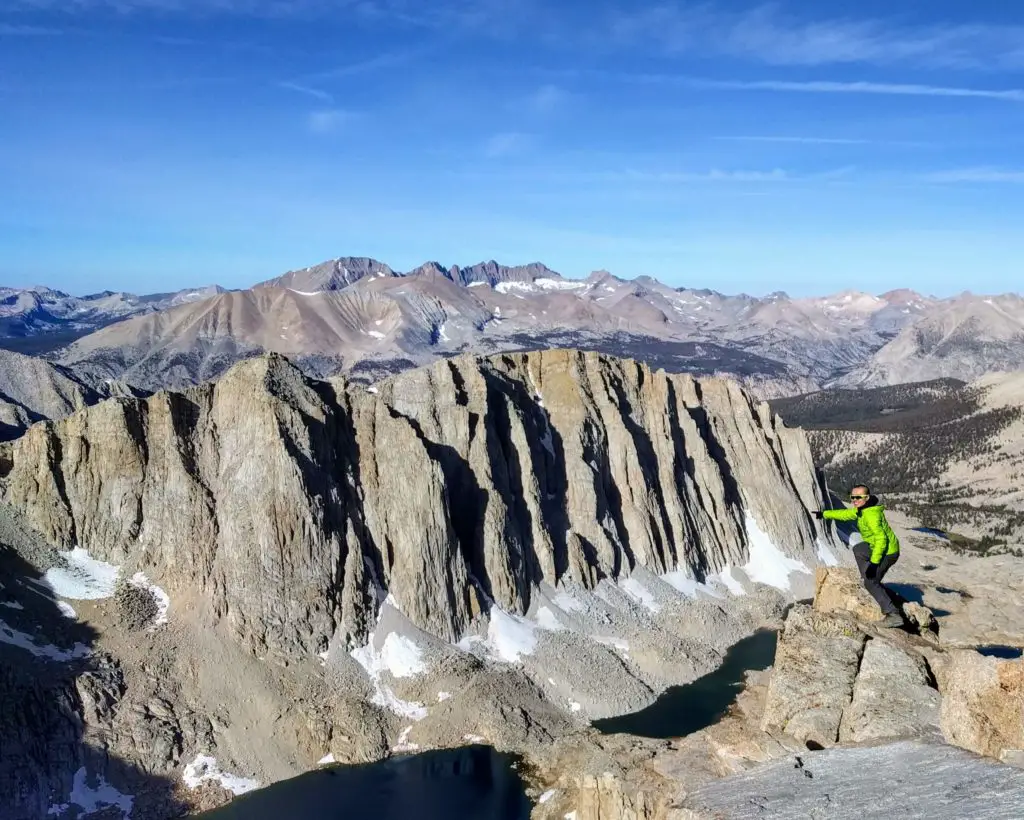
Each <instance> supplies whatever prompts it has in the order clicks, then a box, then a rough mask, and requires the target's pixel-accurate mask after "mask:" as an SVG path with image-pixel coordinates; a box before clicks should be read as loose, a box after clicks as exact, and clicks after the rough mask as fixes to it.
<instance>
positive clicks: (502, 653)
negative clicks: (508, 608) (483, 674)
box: [487, 606, 537, 663]
mask: <svg viewBox="0 0 1024 820" xmlns="http://www.w3.org/2000/svg"><path fill="white" fill-rule="evenodd" d="M490 616H491V618H490V623H489V624H488V625H487V640H488V642H489V643H490V645H491V647H492V648H493V649H494V651H495V653H496V654H497V655H498V657H499V658H501V660H503V661H505V662H506V663H517V662H518V661H519V659H520V658H521V657H522V656H523V655H529V654H531V653H532V652H533V650H534V649H536V647H537V632H536V630H537V627H535V626H534V625H533V624H531V623H530V622H529V621H527V620H526V619H525V618H519V617H517V616H515V615H510V614H509V613H507V612H503V611H502V610H501V609H499V608H498V607H497V606H492V607H491V612H490Z"/></svg>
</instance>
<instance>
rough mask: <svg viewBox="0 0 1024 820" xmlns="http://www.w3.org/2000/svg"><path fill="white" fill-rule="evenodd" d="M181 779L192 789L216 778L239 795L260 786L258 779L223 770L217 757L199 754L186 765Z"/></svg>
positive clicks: (234, 793) (223, 786)
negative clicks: (218, 763)
mask: <svg viewBox="0 0 1024 820" xmlns="http://www.w3.org/2000/svg"><path fill="white" fill-rule="evenodd" d="M181 779H182V780H184V781H185V785H186V786H188V787H189V788H190V789H198V788H199V787H200V786H202V785H203V783H207V782H209V781H211V780H215V781H217V782H218V783H220V785H221V787H222V788H224V789H226V790H227V791H229V792H231V793H232V794H233V795H235V796H238V795H240V794H245V793H246V792H251V791H253V790H254V789H258V788H259V787H260V783H259V781H258V780H252V779H250V778H246V777H239V776H238V775H234V774H229V773H228V772H222V771H221V770H220V766H218V765H217V759H216V758H214V757H210V756H209V755H203V754H198V755H196V759H195V760H193V761H192V762H191V763H189V764H188V765H187V766H185V771H184V772H182V775H181Z"/></svg>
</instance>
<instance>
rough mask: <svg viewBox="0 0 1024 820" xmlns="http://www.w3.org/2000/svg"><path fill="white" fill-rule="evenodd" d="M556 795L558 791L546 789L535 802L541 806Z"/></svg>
mask: <svg viewBox="0 0 1024 820" xmlns="http://www.w3.org/2000/svg"><path fill="white" fill-rule="evenodd" d="M556 794H558V789H548V790H547V791H546V792H544V794H542V795H541V796H540V797H539V798H538V800H537V802H538V803H541V804H544V803H547V802H548V801H549V800H550V799H551V798H552V797H554V796H555V795H556Z"/></svg>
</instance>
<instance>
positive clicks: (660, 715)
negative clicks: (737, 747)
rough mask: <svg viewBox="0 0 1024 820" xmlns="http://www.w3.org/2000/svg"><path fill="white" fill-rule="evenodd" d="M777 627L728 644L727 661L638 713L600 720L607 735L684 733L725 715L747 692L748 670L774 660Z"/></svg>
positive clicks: (597, 723) (597, 725)
mask: <svg viewBox="0 0 1024 820" xmlns="http://www.w3.org/2000/svg"><path fill="white" fill-rule="evenodd" d="M777 638H778V636H777V633H776V632H775V630H770V629H762V630H759V631H757V632H755V633H754V634H753V635H751V636H749V637H747V638H744V639H743V640H742V641H739V642H737V643H735V644H733V645H732V646H731V647H729V651H728V652H727V653H726V655H725V659H724V660H723V661H722V665H721V666H719V667H718V668H717V669H715V670H714V671H713V672H709V673H708V674H707V675H705V676H704V677H702V678H698V679H697V680H695V681H693V682H692V683H688V684H686V685H685V686H673V687H671V688H670V689H666V690H665V692H664V693H663V694H662V695H661V697H659V698H658V699H657V700H656V701H655V702H654V703H652V704H651V705H650V706H648V707H647V708H646V709H643V710H641V711H639V712H634V713H633V714H629V715H620V716H618V717H613V718H605V719H604V720H595V721H594V728H595V729H597V730H598V731H600V732H603V733H604V734H608V735H610V734H631V735H640V736H642V737H654V738H669V737H684V736H685V735H689V734H693V733H694V732H698V731H700V730H701V729H706V728H707V727H708V726H711V725H712V724H714V723H717V722H718V721H719V720H721V719H722V717H724V715H725V713H726V712H727V711H728V710H729V707H730V706H732V704H733V703H734V702H735V700H736V697H737V695H739V693H740V692H741V691H743V679H744V676H745V675H746V673H747V672H752V671H756V670H761V669H767V668H768V667H769V666H771V665H772V664H773V663H775V646H776V643H777Z"/></svg>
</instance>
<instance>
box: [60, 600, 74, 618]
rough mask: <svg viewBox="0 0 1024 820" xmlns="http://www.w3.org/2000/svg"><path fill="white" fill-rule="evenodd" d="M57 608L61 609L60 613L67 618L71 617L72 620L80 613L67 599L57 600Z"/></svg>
mask: <svg viewBox="0 0 1024 820" xmlns="http://www.w3.org/2000/svg"><path fill="white" fill-rule="evenodd" d="M57 609H58V610H60V614H61V615H63V616H64V617H65V618H71V619H72V620H75V619H76V618H78V613H77V612H75V608H74V607H73V606H71V604H69V603H67V602H66V601H57Z"/></svg>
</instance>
